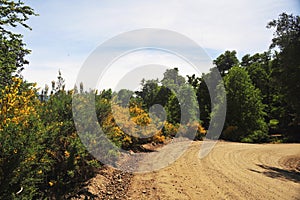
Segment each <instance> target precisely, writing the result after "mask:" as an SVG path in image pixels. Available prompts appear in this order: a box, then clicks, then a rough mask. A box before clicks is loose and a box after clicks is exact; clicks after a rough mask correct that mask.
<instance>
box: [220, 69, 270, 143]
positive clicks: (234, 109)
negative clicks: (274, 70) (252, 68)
mask: <svg viewBox="0 0 300 200" xmlns="http://www.w3.org/2000/svg"><path fill="white" fill-rule="evenodd" d="M224 83H225V88H226V93H227V116H226V123H225V130H224V132H223V133H222V136H223V138H225V139H229V140H233V141H244V142H262V141H265V140H266V137H267V125H266V123H265V122H264V115H265V113H264V111H263V109H264V105H263V103H262V97H261V94H260V91H259V90H258V89H256V88H255V87H254V85H253V84H252V82H251V79H250V77H249V75H248V73H247V72H246V70H245V69H243V68H241V67H237V66H236V67H233V68H231V69H230V70H229V73H228V74H227V75H226V76H225V77H224Z"/></svg>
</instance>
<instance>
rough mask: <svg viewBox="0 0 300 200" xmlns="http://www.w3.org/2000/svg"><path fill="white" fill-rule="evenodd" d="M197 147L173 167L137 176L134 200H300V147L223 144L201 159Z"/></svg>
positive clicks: (131, 194) (132, 188)
mask: <svg viewBox="0 0 300 200" xmlns="http://www.w3.org/2000/svg"><path fill="white" fill-rule="evenodd" d="M201 144H202V142H193V143H192V145H191V146H190V148H189V149H188V150H187V151H186V152H185V153H184V154H183V156H182V157H180V159H178V160H177V161H175V162H174V163H173V164H171V165H169V166H168V167H166V168H164V169H162V170H159V171H156V172H150V173H143V174H137V175H135V176H134V177H133V180H132V181H131V186H130V187H129V190H128V193H127V198H129V199H151V200H152V199H153V200H155V199H178V200H183V199H195V200H198V199H255V200H256V199H300V144H241V143H229V142H218V143H217V145H216V146H215V148H214V149H213V150H212V152H210V154H209V155H208V156H206V157H205V158H203V159H199V157H198V154H199V150H200V148H201Z"/></svg>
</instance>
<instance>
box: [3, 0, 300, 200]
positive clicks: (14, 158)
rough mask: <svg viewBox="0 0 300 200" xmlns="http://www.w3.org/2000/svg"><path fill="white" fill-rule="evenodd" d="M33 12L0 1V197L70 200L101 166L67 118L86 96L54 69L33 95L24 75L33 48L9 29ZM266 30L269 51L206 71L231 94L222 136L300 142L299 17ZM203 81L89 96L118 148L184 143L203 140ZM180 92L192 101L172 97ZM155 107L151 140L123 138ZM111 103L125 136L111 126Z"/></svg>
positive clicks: (232, 54) (220, 61)
mask: <svg viewBox="0 0 300 200" xmlns="http://www.w3.org/2000/svg"><path fill="white" fill-rule="evenodd" d="M35 15H36V14H35V12H34V11H33V9H31V8H30V7H28V6H26V5H25V4H24V3H22V2H14V1H7V0H0V17H1V18H0V40H1V44H0V45H1V47H0V199H43V198H45V199H46V198H57V199H58V198H61V197H63V198H69V197H72V196H74V195H76V194H77V193H78V192H80V189H81V188H82V187H83V186H84V184H85V182H86V181H87V180H89V179H90V178H91V177H93V176H94V175H95V172H96V170H97V168H100V167H101V166H102V164H101V163H99V162H98V161H97V160H96V159H95V158H94V157H93V156H92V155H91V154H89V152H87V150H86V148H85V147H84V145H83V144H82V143H81V140H80V138H79V136H78V134H77V131H76V128H75V125H74V121H73V114H72V96H73V95H76V94H80V93H84V92H85V90H84V88H83V87H84V86H83V85H80V86H78V87H75V88H74V89H72V90H66V89H65V80H64V79H63V77H62V75H61V73H60V72H59V74H58V77H57V80H56V81H53V82H52V83H51V84H50V86H45V88H43V89H42V90H38V89H37V88H36V85H35V84H34V83H29V82H27V81H26V80H24V78H23V77H22V76H21V72H22V71H23V70H24V68H25V67H26V66H27V65H28V63H29V62H28V61H27V60H26V59H25V56H26V55H28V54H30V50H28V49H27V48H26V44H25V43H24V41H23V39H22V35H20V34H17V33H14V32H13V30H14V29H13V28H14V27H16V26H23V27H24V28H25V29H29V30H31V28H30V27H28V26H27V25H26V21H27V20H28V18H29V17H31V16H35ZM267 27H268V28H272V29H274V30H275V32H274V37H273V40H272V42H271V45H270V49H268V50H266V52H262V53H257V54H254V55H249V54H247V55H245V56H244V57H243V58H242V60H238V59H237V57H236V51H225V52H224V53H223V54H222V55H220V56H219V57H217V58H216V59H215V60H214V61H213V62H214V65H215V69H211V70H216V69H218V70H219V71H220V73H221V75H222V77H223V81H224V84H225V89H226V94H227V116H226V121H225V125H224V129H223V132H222V134H221V138H222V139H225V140H229V141H236V142H250V143H262V142H299V141H300V131H299V130H300V104H299V102H300V100H299V98H300V93H299V91H300V82H299V77H300V57H299V55H298V54H299V52H300V17H299V16H293V15H289V14H286V13H282V14H281V15H280V16H279V18H278V19H277V20H273V21H271V22H269V23H268V25H267ZM204 77H206V80H212V79H213V77H212V76H211V74H210V73H208V74H203V75H202V77H196V76H195V75H191V76H187V77H186V78H185V77H183V76H181V75H180V73H179V69H177V68H174V69H169V70H167V71H166V72H165V73H164V77H163V79H162V80H141V89H140V90H138V91H129V90H125V89H124V90H120V91H117V92H115V91H112V90H110V89H109V90H103V91H100V92H98V91H92V92H93V93H94V95H95V99H96V105H95V108H96V112H97V118H98V122H99V123H100V125H101V127H102V129H103V130H104V132H105V133H106V135H107V137H108V138H109V139H110V140H111V141H113V142H114V144H115V145H117V146H119V147H122V148H124V149H133V150H134V149H136V148H137V147H139V146H141V145H142V144H145V143H153V144H158V143H161V144H164V143H166V142H168V141H170V140H171V139H172V138H173V137H174V136H175V134H176V133H177V132H179V134H180V136H182V137H189V134H190V132H193V131H194V132H196V136H195V139H197V140H202V139H203V138H204V137H205V135H206V130H207V129H208V127H209V125H210V124H209V123H210V118H211V115H212V114H213V112H214V111H212V110H211V103H210V102H211V99H210V97H209V93H208V89H207V86H206V83H205V82H204V81H203V80H204ZM217 88H218V86H216V90H217ZM176 93H177V94H181V96H191V98H188V99H178V98H177V97H176ZM193 93H194V94H195V95H189V94H193ZM216 98H219V97H216ZM128 99H129V101H127V100H128ZM155 104H160V105H161V106H163V107H164V109H165V111H166V120H165V121H164V122H157V123H161V124H159V126H163V128H162V129H161V130H158V131H156V132H155V133H154V134H153V133H152V132H151V133H150V132H149V133H147V132H141V133H138V135H141V134H143V136H144V137H143V138H139V137H134V136H133V135H129V134H127V133H128V132H137V131H140V130H138V129H137V128H136V125H139V126H142V127H143V126H148V125H150V124H153V123H154V124H155V123H156V122H155V119H156V118H155V117H152V118H150V116H149V108H150V107H151V106H153V105H155ZM112 105H113V106H114V107H113V110H114V112H116V113H117V114H118V116H119V118H121V119H122V118H123V119H124V120H123V122H124V124H123V127H126V129H124V128H123V129H121V128H120V127H119V126H118V124H117V123H116V121H115V119H114V114H113V112H112ZM180 106H185V107H184V109H183V110H184V111H185V112H181V109H182V108H181V107H180ZM195 107H199V109H200V115H199V113H197V112H196V111H195V109H194V108H195ZM128 110H129V113H130V118H128V116H127V115H126V112H127V111H128ZM156 114H157V116H156V117H160V116H159V115H160V114H161V115H163V113H156ZM183 115H184V117H183ZM181 119H188V120H184V121H182V120H181ZM179 124H181V125H182V127H180V126H179ZM153 130H155V129H153ZM147 134H149V135H147ZM192 139H194V138H192Z"/></svg>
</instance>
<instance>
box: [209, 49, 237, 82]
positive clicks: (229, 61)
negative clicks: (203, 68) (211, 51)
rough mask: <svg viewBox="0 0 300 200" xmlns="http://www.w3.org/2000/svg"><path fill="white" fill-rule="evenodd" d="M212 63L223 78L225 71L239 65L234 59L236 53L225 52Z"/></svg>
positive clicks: (235, 58)
mask: <svg viewBox="0 0 300 200" xmlns="http://www.w3.org/2000/svg"><path fill="white" fill-rule="evenodd" d="M213 63H214V64H215V65H216V66H217V68H218V69H219V71H220V72H221V74H222V75H223V76H224V75H225V73H226V71H228V70H229V69H230V68H231V67H233V66H235V65H237V64H238V63H239V60H238V59H237V57H236V51H225V53H224V54H221V55H220V56H219V57H218V58H216V59H215V60H214V61H213Z"/></svg>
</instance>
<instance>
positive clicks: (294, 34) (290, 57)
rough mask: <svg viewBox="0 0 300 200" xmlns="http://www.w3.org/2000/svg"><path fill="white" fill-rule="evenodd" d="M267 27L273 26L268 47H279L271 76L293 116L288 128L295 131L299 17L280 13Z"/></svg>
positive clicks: (299, 110) (299, 107)
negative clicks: (271, 37) (273, 29)
mask: <svg viewBox="0 0 300 200" xmlns="http://www.w3.org/2000/svg"><path fill="white" fill-rule="evenodd" d="M267 28H275V32H274V34H273V35H274V37H273V39H272V44H271V46H270V49H275V48H278V49H279V52H278V53H277V52H275V59H274V62H273V69H272V74H271V77H272V79H273V80H274V81H273V82H274V83H276V84H277V87H278V88H280V92H281V93H282V94H283V96H284V98H285V101H286V102H288V104H289V105H290V106H291V108H292V110H293V111H291V112H290V113H289V114H288V115H292V116H293V118H292V121H291V125H292V126H291V127H290V128H289V129H290V130H291V131H292V132H294V133H297V132H299V130H300V127H299V124H300V104H299V102H300V93H299V91H300V79H299V77H300V57H299V52H300V17H299V16H293V15H292V14H290V15H288V14H286V13H282V14H280V15H279V18H278V19H277V20H273V21H271V22H269V23H268V25H267ZM292 129H295V130H294V131H293V130H292ZM298 135H299V134H298ZM298 137H299V136H298ZM298 139H300V138H298Z"/></svg>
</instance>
